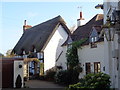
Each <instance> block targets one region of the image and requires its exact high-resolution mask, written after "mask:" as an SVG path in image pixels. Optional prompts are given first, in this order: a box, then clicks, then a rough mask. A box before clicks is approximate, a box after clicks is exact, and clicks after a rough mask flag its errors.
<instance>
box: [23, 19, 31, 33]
mask: <svg viewBox="0 0 120 90" xmlns="http://www.w3.org/2000/svg"><path fill="white" fill-rule="evenodd" d="M31 27H32V26H31V25H27V21H26V20H24V25H23V33H24V32H25V31H26V30H27V29H29V28H31Z"/></svg>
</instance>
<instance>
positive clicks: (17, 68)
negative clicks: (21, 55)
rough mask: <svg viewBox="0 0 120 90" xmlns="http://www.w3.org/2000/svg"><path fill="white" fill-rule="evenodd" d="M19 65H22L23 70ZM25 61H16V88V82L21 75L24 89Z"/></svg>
mask: <svg viewBox="0 0 120 90" xmlns="http://www.w3.org/2000/svg"><path fill="white" fill-rule="evenodd" d="M19 64H21V65H22V68H19ZM23 66H24V64H23V61H14V87H15V82H16V79H17V76H18V75H20V76H21V79H22V87H24V80H23V77H24V75H23Z"/></svg>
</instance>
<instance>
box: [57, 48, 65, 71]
mask: <svg viewBox="0 0 120 90" xmlns="http://www.w3.org/2000/svg"><path fill="white" fill-rule="evenodd" d="M66 53H67V46H63V53H62V54H61V56H60V58H59V59H58V61H57V62H56V65H57V66H60V65H61V66H62V69H63V70H66V69H67V64H66V63H67V59H66Z"/></svg>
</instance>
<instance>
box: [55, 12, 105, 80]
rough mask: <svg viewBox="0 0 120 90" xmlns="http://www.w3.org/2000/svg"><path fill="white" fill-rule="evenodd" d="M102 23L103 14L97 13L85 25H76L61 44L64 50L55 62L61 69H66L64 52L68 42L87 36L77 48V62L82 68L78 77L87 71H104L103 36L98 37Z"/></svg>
mask: <svg viewBox="0 0 120 90" xmlns="http://www.w3.org/2000/svg"><path fill="white" fill-rule="evenodd" d="M102 25H103V15H102V14H97V15H96V16H94V17H93V18H92V19H91V20H90V21H89V22H88V23H86V24H85V25H81V26H78V28H77V29H76V30H75V31H74V32H73V34H72V35H71V37H69V38H68V39H67V41H66V42H65V43H64V44H63V45H62V47H63V48H64V51H63V54H62V55H61V56H60V58H59V60H58V61H57V63H56V64H57V65H61V66H62V67H63V69H67V65H66V62H67V61H66V52H67V48H69V43H71V42H74V41H79V40H81V39H83V38H88V40H87V41H86V42H85V43H83V45H82V49H81V48H78V57H79V62H80V64H81V66H82V68H83V71H82V73H80V76H79V78H82V77H83V76H84V75H86V74H88V73H97V72H104V70H105V66H104V38H100V34H101V31H102V28H101V27H102Z"/></svg>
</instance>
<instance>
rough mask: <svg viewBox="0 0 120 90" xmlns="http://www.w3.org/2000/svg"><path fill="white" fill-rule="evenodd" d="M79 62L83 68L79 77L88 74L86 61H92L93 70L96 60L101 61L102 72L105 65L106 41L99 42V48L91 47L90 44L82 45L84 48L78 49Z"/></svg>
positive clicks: (92, 69)
mask: <svg viewBox="0 0 120 90" xmlns="http://www.w3.org/2000/svg"><path fill="white" fill-rule="evenodd" d="M78 57H79V62H80V63H81V66H82V68H83V71H82V73H80V76H79V78H82V77H83V76H84V75H86V71H85V63H87V62H90V63H91V72H94V62H100V64H101V72H103V67H104V62H103V61H104V42H100V43H97V48H91V47H90V45H85V46H82V49H78Z"/></svg>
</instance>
